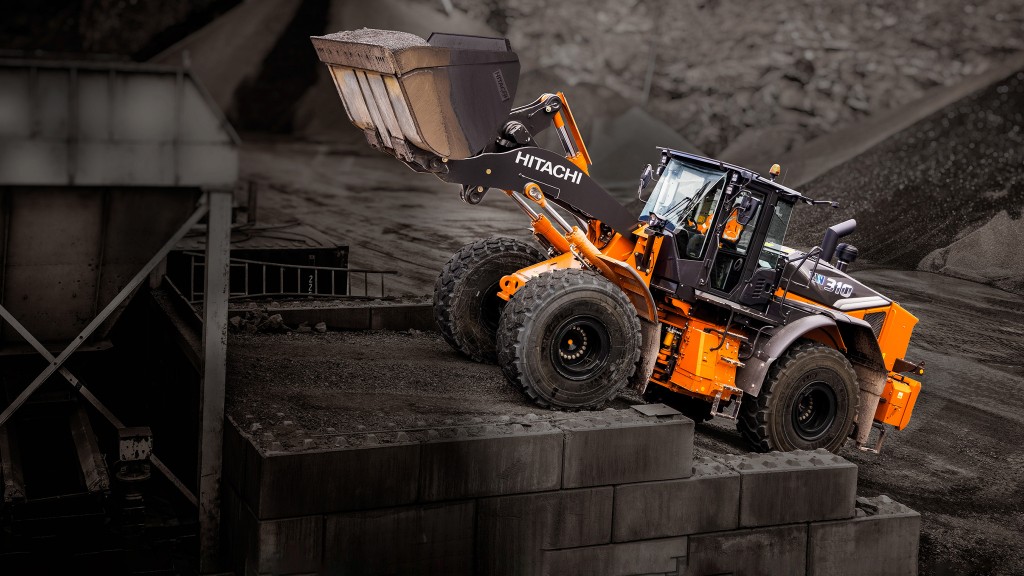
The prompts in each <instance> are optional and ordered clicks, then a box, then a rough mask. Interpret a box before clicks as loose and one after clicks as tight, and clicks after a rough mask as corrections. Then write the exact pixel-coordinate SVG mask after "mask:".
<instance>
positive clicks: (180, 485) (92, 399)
mask: <svg viewBox="0 0 1024 576" xmlns="http://www.w3.org/2000/svg"><path fill="white" fill-rule="evenodd" d="M0 317H2V318H3V319H4V320H6V321H7V323H8V324H10V325H11V327H12V328H14V329H15V330H16V331H17V332H18V334H21V336H22V338H24V339H25V341H27V342H28V343H29V345H31V346H32V348H34V349H35V351H36V352H38V353H39V355H40V356H42V357H43V358H44V359H45V360H46V361H47V362H51V363H52V362H55V361H56V359H55V358H54V357H53V354H51V353H50V351H49V350H47V349H46V347H45V346H43V344H42V343H41V342H39V340H37V339H36V337H35V336H33V335H32V333H31V332H29V331H28V330H27V329H26V328H25V326H23V325H22V324H21V322H19V321H18V319H17V318H15V317H14V316H12V315H11V313H10V312H8V311H7V309H5V308H4V307H3V306H0ZM58 373H59V374H60V375H61V376H63V377H64V379H65V380H67V381H68V384H71V387H72V388H74V389H75V390H77V391H78V393H79V394H80V395H81V396H82V397H83V398H85V399H86V400H87V401H88V402H89V404H92V407H93V408H95V409H96V411H97V412H99V413H100V415H101V416H103V417H104V418H106V420H107V422H110V424H111V426H113V427H114V428H117V429H118V430H120V429H122V428H124V427H125V426H124V423H123V422H121V420H120V419H119V418H118V417H117V416H115V415H114V413H113V412H111V411H110V410H109V409H108V408H107V407H106V406H104V405H103V403H102V402H100V399H99V398H97V397H96V396H95V395H93V393H92V391H91V390H89V388H88V387H86V385H85V383H84V382H82V381H81V380H79V379H78V378H76V377H75V375H74V374H72V373H71V371H70V370H68V369H67V368H65V367H63V366H61V367H60V369H58ZM5 429H6V428H5V427H4V426H0V431H2V430H5ZM0 451H2V448H0ZM149 461H150V463H151V464H152V465H153V467H154V468H156V469H157V470H159V471H160V472H162V473H163V475H164V476H166V477H167V480H169V481H170V483H171V484H173V485H174V487H175V488H177V489H178V490H179V491H180V492H181V494H182V495H183V496H185V498H186V499H187V500H188V501H189V502H191V503H192V505H193V506H198V505H199V499H197V498H196V495H195V494H193V493H192V491H191V490H189V489H188V487H187V486H185V483H184V482H182V481H181V480H180V479H179V478H178V477H177V476H175V475H174V473H173V472H171V470H170V468H168V467H167V465H166V464H164V463H163V461H161V460H160V459H159V458H158V457H157V456H156V454H153V455H152V456H150V459H149Z"/></svg>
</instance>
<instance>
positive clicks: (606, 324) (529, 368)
mask: <svg viewBox="0 0 1024 576" xmlns="http://www.w3.org/2000/svg"><path fill="white" fill-rule="evenodd" d="M640 340H641V335H640V320H639V318H637V315H636V309H635V308H633V305H632V304H631V303H630V301H629V298H627V297H626V295H625V294H624V293H623V292H622V290H621V289H620V288H619V287H618V286H616V285H614V284H612V283H611V282H609V281H608V280H606V279H605V278H603V277H602V276H600V275H598V274H596V273H594V272H590V271H585V270H555V271H552V272H547V273H545V274H542V275H540V276H538V277H537V278H534V279H532V280H530V281H529V282H527V284H526V286H523V287H522V288H520V289H519V291H518V292H516V294H515V296H513V297H512V299H511V301H510V302H509V303H508V305H507V306H506V307H505V310H504V311H503V312H502V314H501V323H500V324H499V326H498V365H499V366H501V369H502V371H503V372H504V373H505V376H506V377H507V378H508V380H509V381H510V382H512V383H513V384H514V385H515V386H517V387H519V388H521V389H522V390H523V391H524V392H525V393H526V395H527V396H528V397H529V398H530V399H531V400H533V402H535V403H536V404H538V405H540V406H544V407H551V408H561V409H567V410H592V409H596V408H600V407H601V406H603V405H604V404H605V403H606V402H607V401H608V400H610V399H612V398H614V397H615V396H616V395H617V394H618V393H619V391H620V390H622V388H623V387H624V386H625V385H626V383H627V381H628V379H629V377H630V376H631V375H632V374H633V372H634V371H635V370H636V364H637V360H638V359H639V357H640Z"/></svg>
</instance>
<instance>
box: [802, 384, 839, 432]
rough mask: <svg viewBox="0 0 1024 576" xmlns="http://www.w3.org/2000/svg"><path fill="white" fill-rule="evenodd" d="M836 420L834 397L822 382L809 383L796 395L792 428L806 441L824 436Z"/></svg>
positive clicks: (832, 392)
mask: <svg viewBox="0 0 1024 576" xmlns="http://www.w3.org/2000/svg"><path fill="white" fill-rule="evenodd" d="M835 419H836V395H835V392H834V391H833V390H832V388H831V387H829V386H828V385H827V384H825V383H824V382H810V383H808V384H807V385H805V386H804V387H803V389H801V390H800V392H798V393H797V396H796V402H795V403H794V404H793V428H794V429H795V430H796V433H797V435H799V436H800V437H801V438H803V439H804V440H807V441H814V440H818V439H819V438H821V437H822V436H824V435H825V434H826V433H827V432H828V430H829V428H830V427H831V426H832V423H833V422H835Z"/></svg>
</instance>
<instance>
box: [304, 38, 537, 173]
mask: <svg viewBox="0 0 1024 576" xmlns="http://www.w3.org/2000/svg"><path fill="white" fill-rule="evenodd" d="M310 40H312V42H313V46H314V48H316V52H317V55H318V56H319V58H320V61H321V62H323V63H324V64H326V65H327V67H328V69H329V70H330V72H331V77H332V78H333V79H334V85H335V87H336V88H337V89H338V96H340V97H341V101H342V103H343V104H344V106H345V112H346V113H347V114H348V118H349V120H350V121H351V122H352V124H354V125H355V126H356V127H357V128H359V129H360V130H362V131H363V134H364V135H365V136H366V139H367V141H368V142H369V143H370V145H371V146H373V147H374V148H376V149H378V150H383V151H385V152H388V153H389V154H391V155H393V156H395V157H397V158H399V159H401V160H404V161H406V162H409V163H413V164H415V165H418V166H419V167H421V168H427V167H428V165H429V161H430V160H431V159H433V157H441V158H442V159H462V158H468V157H470V156H474V155H476V154H479V153H480V152H482V151H483V150H484V148H485V147H486V146H488V145H489V144H491V143H492V142H494V140H495V138H497V136H498V134H499V132H500V129H501V127H502V126H503V125H504V124H505V122H506V121H507V119H508V115H509V112H510V110H511V109H512V101H513V99H514V98H515V94H516V87H517V85H518V82H519V57H518V56H517V55H516V53H515V52H513V51H512V48H511V46H510V45H509V42H508V40H506V39H504V38H485V37H480V36H463V35H457V34H439V33H434V34H431V36H430V38H428V39H427V40H426V41H424V40H423V39H422V38H420V37H419V36H416V35H414V34H408V33H405V32H396V31H391V30H373V29H368V28H363V29H361V30H354V31H346V32H337V33H334V34H328V35H326V36H313V37H311V38H310ZM424 153H425V154H426V155H427V156H426V157H425V155H424Z"/></svg>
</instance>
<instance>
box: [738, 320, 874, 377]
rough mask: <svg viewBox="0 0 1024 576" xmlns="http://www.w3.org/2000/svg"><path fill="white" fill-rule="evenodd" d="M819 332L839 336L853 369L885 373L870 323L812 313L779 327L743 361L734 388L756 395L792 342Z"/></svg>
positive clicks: (840, 343)
mask: <svg viewBox="0 0 1024 576" xmlns="http://www.w3.org/2000/svg"><path fill="white" fill-rule="evenodd" d="M819 329H820V330H823V331H825V332H826V333H830V334H833V335H835V334H838V335H840V336H841V341H840V342H836V344H837V345H838V346H837V348H839V349H840V350H841V349H842V348H843V347H845V348H846V354H847V357H848V358H849V359H850V362H851V363H853V364H854V366H857V365H860V366H863V367H864V368H866V369H869V370H872V371H881V372H882V373H885V371H886V370H885V364H884V363H883V360H882V351H881V349H880V348H879V347H878V341H877V340H876V339H875V337H874V333H873V332H872V331H871V325H870V324H868V323H867V322H865V321H863V320H861V319H859V318H853V317H850V316H847V315H846V314H842V313H839V314H836V317H832V316H830V315H826V314H814V315H811V316H805V317H803V318H800V319H798V320H795V321H794V322H791V323H789V324H786V325H784V326H780V327H778V328H777V329H776V330H775V331H774V332H773V333H772V335H771V337H770V338H769V339H768V341H767V342H766V343H765V344H764V345H763V346H761V347H760V348H759V349H758V350H756V351H755V352H754V355H753V356H752V357H751V358H750V359H749V360H747V361H746V366H744V367H743V368H740V369H739V370H737V371H736V386H737V387H738V388H740V389H741V390H743V392H744V394H750V395H752V396H757V395H758V394H759V393H760V392H761V385H762V384H764V379H765V376H767V375H768V370H769V369H770V368H771V366H772V364H773V363H774V362H775V360H777V359H778V358H779V356H782V354H783V353H785V352H786V350H788V349H789V347H790V346H792V345H793V343H794V342H796V341H797V340H799V339H800V338H803V337H804V336H806V335H807V334H808V333H810V332H812V331H814V330H819Z"/></svg>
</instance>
